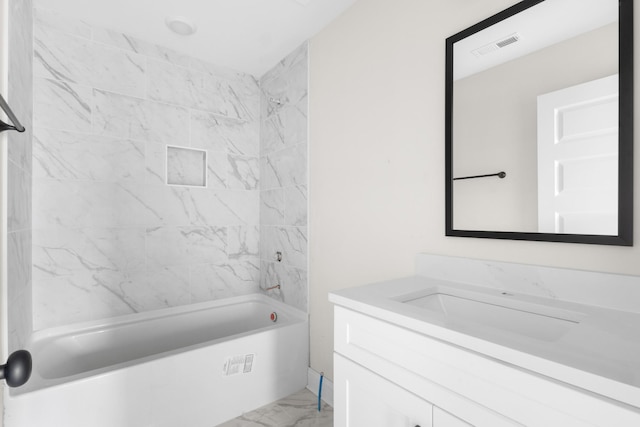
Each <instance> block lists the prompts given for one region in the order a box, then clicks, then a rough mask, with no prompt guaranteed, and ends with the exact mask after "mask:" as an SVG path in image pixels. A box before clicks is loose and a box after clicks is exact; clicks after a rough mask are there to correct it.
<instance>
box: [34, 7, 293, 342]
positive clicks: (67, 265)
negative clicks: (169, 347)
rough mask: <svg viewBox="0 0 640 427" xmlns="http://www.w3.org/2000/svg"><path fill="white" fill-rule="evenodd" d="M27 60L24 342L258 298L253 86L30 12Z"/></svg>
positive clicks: (228, 73)
mask: <svg viewBox="0 0 640 427" xmlns="http://www.w3.org/2000/svg"><path fill="white" fill-rule="evenodd" d="M38 5H43V6H46V2H39V3H38ZM33 46H34V48H33V80H34V81H33V86H34V147H33V252H32V256H33V319H34V320H33V321H34V328H35V329H36V330H37V329H42V328H47V327H52V326H57V325H63V324H69V323H74V322H79V321H84V320H91V319H96V318H104V317H111V316H118V315H122V314H128V313H132V312H138V311H144V310H152V309H157V308H162V307H167V306H175V305H180V304H190V303H196V302H201V301H206V300H210V299H217V298H225V297H230V296H235V295H240V294H247V293H254V292H259V281H260V257H259V249H260V246H259V241H260V227H259V224H260V216H259V209H260V180H259V176H260V160H261V153H260V147H259V131H260V114H261V105H260V97H261V92H260V88H259V85H258V82H257V81H256V79H255V78H253V77H252V76H249V75H245V74H242V73H237V72H234V71H233V70H228V69H224V68H221V67H217V66H215V65H211V64H207V63H204V62H202V61H199V60H197V59H194V58H190V57H187V56H185V55H182V54H180V53H177V52H174V51H171V50H168V49H166V48H163V47H161V46H156V45H153V44H149V43H146V42H144V41H141V40H138V39H136V38H134V37H130V36H128V35H126V34H121V33H118V32H114V31H111V30H109V29H104V28H97V27H95V26H91V25H89V24H87V23H85V22H81V21H77V20H74V19H71V18H69V17H65V16H60V15H58V14H56V13H54V12H51V11H49V10H47V9H45V8H40V7H37V8H36V9H35V11H34V44H33ZM276 80H277V79H275V80H274V79H271V80H270V81H276ZM283 119H284V117H283ZM167 145H170V146H176V147H182V148H189V149H192V150H190V154H194V153H195V154H196V155H200V158H201V155H202V153H203V152H205V151H206V159H207V165H206V170H204V171H203V170H202V164H200V166H199V170H196V171H194V170H193V169H192V168H190V167H189V162H188V161H186V160H187V159H186V157H185V156H182V157H176V156H173V157H170V158H169V159H170V160H169V165H167V158H168V157H167ZM289 145H290V144H289ZM289 145H286V147H287V148H292V149H294V150H298V151H300V150H302V149H303V148H302V146H300V147H298V145H296V144H294V145H290V146H289ZM282 148H284V147H282ZM296 152H297V151H296ZM198 153H200V154H198ZM292 153H293V152H292ZM298 155H300V154H298ZM187 157H189V156H187ZM285 157H286V156H284V157H283V156H282V155H280V156H276V158H274V162H279V163H286V162H287V161H291V159H289V160H287V159H286V158H285ZM168 169H169V172H170V173H171V174H172V177H171V178H172V179H173V180H175V179H186V180H187V181H189V182H186V181H185V183H186V184H190V185H187V186H181V185H167V170H168ZM194 172H195V173H194ZM203 173H206V175H207V176H206V187H202V188H199V187H197V186H195V187H194V186H191V184H193V182H194V180H196V181H198V180H200V181H201V180H202V174H203ZM297 174H298V175H300V176H296V178H295V183H296V185H297V183H298V181H299V180H302V179H303V177H302V175H303V173H302V172H297ZM176 177H177V178H176ZM270 179H271V180H272V181H273V180H276V179H278V176H274V177H272V178H270ZM291 179H292V178H289V181H287V182H291V183H292V184H293V182H294V181H291ZM172 182H175V181H172ZM300 182H302V181H300ZM286 187H287V189H288V190H292V189H294V188H296V187H295V186H293V185H289V184H288V185H287V186H286ZM281 225H282V226H284V225H285V224H284V223H283V224H281ZM282 228H283V229H285V230H287V232H289V233H291V232H293V229H290V228H287V227H282ZM276 230H279V229H276ZM296 232H298V231H297V230H296ZM276 234H278V233H276ZM302 234H304V233H302ZM278 236H279V238H285V237H287V236H286V233H285V234H284V235H282V236H280V234H278ZM305 238H306V237H305ZM296 250H298V248H296ZM305 251H306V249H305Z"/></svg>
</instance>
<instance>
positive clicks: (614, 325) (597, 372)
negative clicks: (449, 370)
mask: <svg viewBox="0 0 640 427" xmlns="http://www.w3.org/2000/svg"><path fill="white" fill-rule="evenodd" d="M434 293H440V294H446V295H454V296H457V297H461V298H464V299H465V300H473V301H481V302H484V303H485V304H489V305H492V306H499V307H507V308H509V309H512V310H516V311H522V312H530V313H539V314H542V315H543V316H544V317H548V318H551V319H556V318H558V319H563V320H564V319H567V325H568V326H567V327H566V330H561V331H557V332H553V333H551V334H546V335H544V334H543V335H541V336H535V335H536V334H522V333H518V332H517V331H514V330H513V328H510V327H509V325H508V324H505V325H504V327H501V325H500V324H499V323H496V324H495V325H493V326H490V325H487V324H482V323H479V322H474V321H470V320H469V319H465V318H464V317H461V318H457V317H456V316H455V315H447V314H445V313H443V312H441V311H438V310H432V309H429V308H424V307H419V306H416V305H412V304H408V303H407V301H411V300H416V299H419V298H421V297H423V296H426V295H429V294H434ZM329 300H330V301H331V302H332V303H334V304H336V305H340V306H343V307H346V308H349V309H351V310H354V311H358V312H361V313H363V314H366V315H369V316H372V317H375V318H378V319H381V320H384V321H387V322H390V323H393V324H396V325H398V326H401V327H404V328H407V329H410V330H413V331H415V332H418V333H421V334H424V335H427V336H430V337H433V338H437V339H440V340H442V341H445V342H448V343H451V344H454V345H457V346H460V347H463V348H465V349H468V350H471V351H474V352H477V353H480V354H483V355H486V356H489V357H492V358H494V359H497V360H499V361H502V362H505V363H509V364H512V365H515V366H518V367H520V368H523V369H526V370H529V371H532V372H535V373H537V374H541V375H544V376H547V377H550V378H553V379H556V380H559V381H562V382H565V383H568V384H571V385H573V386H576V387H579V388H582V389H585V390H589V391H591V392H594V393H597V394H600V395H603V396H606V397H609V398H612V399H614V400H617V401H620V402H624V403H626V404H629V405H632V406H635V407H637V408H640V314H639V313H635V312H629V311H620V310H614V309H610V308H602V307H596V306H591V305H584V304H579V303H575V302H568V301H563V300H559V299H551V298H543V297H539V296H531V295H525V294H517V293H511V292H509V293H506V292H504V291H501V290H498V289H492V288H486V287H481V286H473V285H468V284H461V283H454V282H448V281H444V280H440V279H433V278H427V277H421V276H413V277H407V278H402V279H397V280H390V281H385V282H380V283H374V284H370V285H365V286H360V287H355V288H349V289H344V290H340V291H336V292H333V293H331V294H329ZM534 317H535V316H534ZM561 322H562V320H561ZM505 323H507V322H505ZM510 329H511V330H510ZM533 329H535V326H534V327H533Z"/></svg>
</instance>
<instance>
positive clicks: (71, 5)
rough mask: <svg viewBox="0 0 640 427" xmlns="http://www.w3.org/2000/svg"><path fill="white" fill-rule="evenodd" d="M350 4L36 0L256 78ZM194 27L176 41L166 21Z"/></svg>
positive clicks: (314, 0)
mask: <svg viewBox="0 0 640 427" xmlns="http://www.w3.org/2000/svg"><path fill="white" fill-rule="evenodd" d="M355 1H356V0H36V1H35V2H34V3H35V5H36V7H42V8H46V9H52V10H55V11H59V12H60V13H63V14H65V15H68V16H71V17H75V18H79V19H82V20H84V21H86V22H88V23H90V24H94V25H97V26H101V27H107V28H109V29H113V30H117V31H120V32H124V33H128V34H130V35H132V36H134V37H137V38H140V39H143V40H145V41H149V42H152V43H155V44H159V45H162V46H165V47H168V48H171V49H173V50H176V51H178V52H182V53H185V54H188V55H190V56H194V57H196V58H199V59H203V60H205V61H208V62H212V63H214V64H218V65H222V66H227V67H230V68H232V69H234V70H237V71H242V72H245V73H249V74H252V75H254V76H256V77H260V76H262V75H263V74H264V73H265V72H266V71H268V70H269V69H270V68H272V67H273V66H274V65H275V64H276V63H277V62H278V61H280V60H281V59H282V58H284V57H285V56H286V55H287V54H288V53H290V52H291V51H293V50H294V49H295V48H296V47H298V46H299V45H301V44H302V43H303V42H304V41H305V40H307V39H309V38H311V37H312V36H313V35H315V34H316V33H317V32H319V31H320V30H321V29H322V28H324V27H325V26H326V25H327V24H328V23H330V22H331V21H332V20H333V19H335V18H336V17H337V16H339V15H340V14H341V13H342V12H344V11H345V10H346V9H347V8H348V7H349V6H351V5H352V4H353V3H355ZM173 15H178V16H184V17H186V18H188V19H189V20H191V21H192V22H193V23H194V24H195V25H196V27H197V31H196V33H195V34H193V35H191V36H179V35H177V34H174V33H172V32H171V31H169V29H168V28H167V27H166V25H165V18H166V17H167V16H173Z"/></svg>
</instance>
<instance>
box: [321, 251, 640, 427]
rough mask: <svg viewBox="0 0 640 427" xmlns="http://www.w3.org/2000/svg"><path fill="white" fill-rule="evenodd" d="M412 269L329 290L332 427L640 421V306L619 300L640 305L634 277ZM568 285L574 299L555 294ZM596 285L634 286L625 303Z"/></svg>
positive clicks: (540, 270)
mask: <svg viewBox="0 0 640 427" xmlns="http://www.w3.org/2000/svg"><path fill="white" fill-rule="evenodd" d="M418 264H419V267H418V275H416V276H414V277H409V278H404V279H398V280H392V281H387V282H381V283H376V284H371V285H367V286H362V287H357V288H350V289H345V290H342V291H337V292H334V293H332V294H330V296H329V299H330V301H331V302H333V303H334V304H335V335H334V365H335V366H334V393H335V394H334V405H335V409H334V410H335V418H334V419H335V421H334V422H335V424H334V425H335V426H336V427H346V426H349V427H362V426H367V427H370V426H381V427H382V426H384V427H389V426H407V427H414V426H420V427H427V426H434V427H458V426H491V427H497V426H518V425H525V426H544V427H549V426H562V427H569V426H616V427H622V426H640V313H639V312H637V311H632V310H630V309H629V307H626V306H624V304H630V305H631V306H633V304H637V303H638V302H639V301H640V300H638V297H640V294H639V292H640V281H639V278H637V277H632V276H619V275H611V274H603V273H587V272H578V271H571V270H561V269H552V268H546V267H532V266H523V265H518V264H506V263H488V262H482V261H477V260H464V259H455V258H450V257H437V256H422V259H419V262H418ZM496 266H497V267H496ZM447 276H449V279H445V277H447ZM567 278H568V279H567ZM534 279H535V280H534ZM505 280H506V281H507V282H510V283H511V286H508V285H507V286H505V283H503V282H504V281H505ZM567 280H568V281H570V282H571V281H572V280H581V281H582V282H583V284H584V286H583V290H584V292H583V293H582V294H580V296H579V297H578V296H577V297H576V298H573V299H581V301H580V302H577V301H572V300H571V298H560V297H559V296H564V295H565V294H566V293H567V290H566V289H567V288H566V287H565V288H563V286H566V285H567V283H566V281H567ZM603 280H604V282H603ZM474 281H475V283H474ZM600 282H602V283H603V284H607V285H609V286H610V288H611V289H622V288H624V287H627V288H628V289H632V291H631V292H626V293H625V294H624V295H626V299H627V301H626V302H624V303H621V304H622V306H618V307H614V306H613V305H615V304H613V303H612V302H611V300H610V301H606V304H607V305H608V306H605V307H603V306H598V305H595V304H590V302H591V301H589V298H593V299H594V300H595V299H597V297H598V296H597V292H596V290H595V288H597V286H595V285H594V283H600ZM574 285H575V286H576V287H578V288H579V287H580V284H579V283H576V284H574ZM629 300H631V301H629ZM635 307H636V310H638V309H640V305H636V306H635Z"/></svg>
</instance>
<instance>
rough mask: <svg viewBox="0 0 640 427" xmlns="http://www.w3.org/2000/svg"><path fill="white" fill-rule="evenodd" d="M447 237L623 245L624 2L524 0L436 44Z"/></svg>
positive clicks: (628, 33) (628, 13)
mask: <svg viewBox="0 0 640 427" xmlns="http://www.w3.org/2000/svg"><path fill="white" fill-rule="evenodd" d="M445 107H446V113H445V115H446V130H445V153H446V154H445V161H446V166H445V174H446V176H445V183H446V189H445V190H446V200H445V202H446V232H445V234H446V235H447V236H460V237H481V238H494V239H516V240H537V241H552V242H573V243H591V244H603V245H622V246H631V245H632V244H633V0H525V1H522V2H520V3H517V4H516V5H514V6H512V7H510V8H508V9H506V10H504V11H502V12H500V13H498V14H496V15H494V16H492V17H490V18H488V19H486V20H484V21H482V22H480V23H478V24H476V25H474V26H472V27H470V28H467V29H466V30H464V31H461V32H459V33H458V34H455V35H453V36H451V37H449V38H448V39H447V40H446V105H445Z"/></svg>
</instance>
